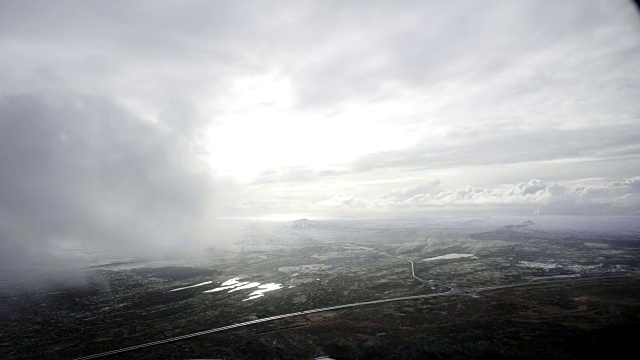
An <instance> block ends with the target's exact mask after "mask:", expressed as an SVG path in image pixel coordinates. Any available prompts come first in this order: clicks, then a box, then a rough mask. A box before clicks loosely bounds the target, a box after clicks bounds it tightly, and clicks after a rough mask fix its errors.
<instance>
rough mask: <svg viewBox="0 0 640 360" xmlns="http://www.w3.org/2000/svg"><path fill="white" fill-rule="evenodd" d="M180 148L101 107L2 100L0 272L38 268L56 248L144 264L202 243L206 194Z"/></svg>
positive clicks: (92, 102)
mask: <svg viewBox="0 0 640 360" xmlns="http://www.w3.org/2000/svg"><path fill="white" fill-rule="evenodd" d="M188 146H189V143H188V139H185V138H183V137H181V136H179V135H176V134H175V133H173V132H172V130H171V129H167V128H164V129H163V128H162V127H160V126H157V125H153V124H149V123H145V122H142V121H140V119H137V118H135V117H134V116H132V115H131V114H129V113H127V112H126V111H125V110H123V109H122V108H120V107H119V106H117V105H115V104H113V103H112V102H110V101H109V100H107V99H103V98H95V97H93V98H87V97H73V98H69V97H64V98H60V97H55V96H52V97H49V98H45V97H41V96H35V95H12V96H3V97H2V98H1V99H0V169H2V171H1V172H0V247H1V248H2V249H1V250H0V254H1V255H0V257H1V258H0V263H1V264H2V268H3V270H8V269H12V268H16V267H18V268H29V267H38V266H43V265H46V266H48V265H50V262H52V261H55V260H56V259H54V258H53V257H52V255H51V254H52V253H55V252H56V251H58V250H60V249H61V247H64V246H65V245H67V246H69V247H70V248H75V249H77V248H85V249H96V248H97V249H101V250H102V251H103V252H104V253H111V254H114V255H126V256H136V255H143V256H149V255H159V254H163V253H165V252H167V251H171V250H175V249H176V248H179V247H182V248H183V249H188V248H189V247H190V246H191V245H194V244H195V243H196V242H197V241H199V240H202V239H201V236H202V235H203V234H200V233H198V232H199V231H204V228H203V227H202V224H203V223H205V224H206V222H207V221H212V219H207V218H206V216H207V215H209V216H210V215H213V208H212V207H211V205H212V204H211V200H212V199H211V196H212V185H213V184H212V183H211V180H210V179H209V177H208V176H206V174H204V173H203V172H202V169H199V168H198V166H197V162H194V161H193V159H191V158H190V154H189V153H188ZM61 261H72V260H71V259H64V258H63V259H61Z"/></svg>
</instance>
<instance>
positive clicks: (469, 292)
mask: <svg viewBox="0 0 640 360" xmlns="http://www.w3.org/2000/svg"><path fill="white" fill-rule="evenodd" d="M412 270H413V269H412ZM412 272H413V271H412ZM638 276H640V275H611V276H601V277H592V278H571V279H566V278H565V279H555V280H548V281H536V282H529V283H520V284H511V285H497V286H485V287H477V288H471V289H466V290H460V289H451V290H450V291H447V292H443V293H436V294H427V295H414V296H403V297H397V298H391V299H382V300H373V301H363V302H357V303H352V304H344V305H337V306H329V307H324V308H319V309H312V310H304V311H298V312H293V313H288V314H283V315H276V316H271V317H268V318H263V319H257V320H252V321H246V322H242V323H237V324H233V325H228V326H223V327H219V328H215V329H209V330H204V331H200V332H197V333H192V334H186V335H182V336H176V337H172V338H169V339H163V340H158V341H153V342H149V343H145V344H140V345H135V346H130V347H126V348H122V349H117V350H111V351H107V352H103V353H99V354H94V355H89V356H84V357H81V358H78V359H77V360H82V359H96V358H101V357H105V356H110V355H115V354H121V353H125V352H129V351H133V350H138V349H143V348H147V347H151V346H156V345H162V344H167V343H172V342H176V341H180V340H185V339H190V338H194V337H198V336H202V335H207V334H212V333H216V332H220V331H225V330H230V329H235V328H239V327H244V326H250V325H254V324H259V323H264V322H269V321H274V320H279V319H284V318H288V317H293V316H304V315H307V314H313V313H319V312H324V311H334V310H340V309H346V308H352V307H357V306H367V305H374V304H382V303H387V302H395V301H406V300H415V299H426V298H435V297H442V296H477V293H478V292H485V291H491V290H498V289H508V288H513V287H525V286H541V285H545V284H551V283H570V282H579V281H590V280H603V279H612V278H629V277H638ZM414 277H415V276H414Z"/></svg>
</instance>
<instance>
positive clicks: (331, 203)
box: [319, 194, 367, 209]
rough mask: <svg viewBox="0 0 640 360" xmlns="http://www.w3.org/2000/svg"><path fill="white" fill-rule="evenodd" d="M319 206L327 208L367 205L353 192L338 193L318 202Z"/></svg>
mask: <svg viewBox="0 0 640 360" xmlns="http://www.w3.org/2000/svg"><path fill="white" fill-rule="evenodd" d="M319 205H320V206H323V207H329V208H342V209H349V208H364V207H365V206H367V204H366V202H365V201H364V200H362V199H360V198H358V197H357V196H355V195H353V194H338V195H336V196H334V197H332V198H330V199H327V200H323V201H321V202H320V203H319Z"/></svg>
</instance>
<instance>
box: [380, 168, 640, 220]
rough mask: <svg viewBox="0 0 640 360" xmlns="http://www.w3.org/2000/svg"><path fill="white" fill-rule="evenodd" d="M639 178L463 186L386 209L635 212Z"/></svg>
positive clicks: (393, 203) (639, 194)
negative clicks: (545, 209)
mask: <svg viewBox="0 0 640 360" xmlns="http://www.w3.org/2000/svg"><path fill="white" fill-rule="evenodd" d="M639 182H640V177H634V178H630V179H624V180H616V181H609V182H603V181H595V180H589V179H587V180H582V181H572V182H545V181H542V180H538V179H532V180H529V181H527V182H521V183H518V184H512V185H502V186H497V187H494V188H480V187H470V186H466V187H462V188H458V189H454V190H442V191H437V192H433V191H431V192H424V193H419V194H416V195H414V196H412V197H410V198H407V199H403V200H400V201H399V200H398V199H389V198H387V202H386V204H387V205H388V206H399V207H442V206H468V205H472V206H525V207H531V208H539V207H543V208H547V209H549V210H554V209H556V210H557V209H562V210H563V211H569V210H571V211H574V212H582V211H593V210H594V209H597V210H607V211H609V210H612V211H614V212H616V213H621V212H622V213H624V212H626V213H635V212H637V211H638V210H640V188H639V186H638V183H639Z"/></svg>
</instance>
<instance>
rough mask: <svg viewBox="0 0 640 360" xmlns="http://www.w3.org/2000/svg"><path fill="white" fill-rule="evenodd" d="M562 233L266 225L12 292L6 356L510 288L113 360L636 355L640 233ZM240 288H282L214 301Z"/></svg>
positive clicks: (627, 223) (336, 315) (507, 225)
mask: <svg viewBox="0 0 640 360" xmlns="http://www.w3.org/2000/svg"><path fill="white" fill-rule="evenodd" d="M551 220H553V221H551ZM560 220H562V219H560ZM560 220H558V219H550V220H549V221H546V220H545V219H537V218H533V219H529V218H506V219H487V218H478V219H472V220H460V219H457V220H454V219H450V218H440V219H423V220H413V221H320V222H315V221H306V220H301V221H297V222H293V223H286V224H284V223H254V224H251V226H248V227H247V228H246V229H247V230H246V232H245V234H244V236H243V240H242V241H240V242H238V243H237V244H233V245H230V246H226V247H215V248H211V249H210V250H209V252H208V254H207V256H205V257H204V259H200V260H199V261H198V262H190V263H187V262H176V261H173V262H168V261H166V262H152V263H150V262H142V261H139V262H123V263H116V264H111V265H102V266H96V267H93V268H89V269H85V270H84V271H85V272H86V274H85V280H84V283H83V284H81V285H79V284H74V285H68V284H67V285H65V284H58V285H56V286H53V285H49V286H48V287H35V288H34V287H33V286H31V287H25V286H23V285H21V284H20V283H18V282H15V281H11V279H8V280H6V281H5V282H4V283H3V287H2V292H1V294H0V296H1V297H0V325H1V326H0V344H1V345H2V346H1V347H0V357H1V358H17V359H28V358H75V357H80V356H86V355H91V354H95V353H100V352H104V351H109V350H114V349H119V348H123V347H127V346H132V345H137V344H142V343H145V342H150V341H155V340H161V339H165V338H171V337H174V336H180V335H184V334H189V333H192V332H198V331H202V330H207V329H211V328H216V327H222V326H226V325H230V324H233V323H241V322H245V321H250V320H254V319H259V318H265V317H270V316H273V315H279V314H286V313H292V312H300V311H305V310H311V309H316V308H322V307H327V306H333V305H341V304H349V303H355V302H361V301H368V300H379V299H390V298H396V297H403V296H411V295H420V294H435V293H444V292H448V291H450V289H454V290H456V291H461V293H462V291H463V290H468V289H477V288H482V287H488V286H496V285H511V284H527V285H526V286H520V287H512V288H501V289H493V290H487V291H479V292H477V293H476V294H475V296H471V295H472V294H466V295H452V296H441V297H434V298H427V299H415V300H405V301H397V302H389V303H384V304H376V305H368V306H362V307H354V308H349V309H342V310H335V311H326V312H318V313H314V314H308V315H304V314H301V315H300V316H295V317H291V318H287V319H282V320H277V321H272V322H265V323H260V324H255V325H251V326H245V327H241V328H236V329H232V330H227V331H223V332H219V333H215V334H210V335H205V336H201V337H197V338H192V339H189V340H184V341H179V342H174V343H170V344H165V345H160V346H156V347H149V348H146V349H141V350H136V351H132V352H127V353H123V354H120V355H117V356H113V357H114V358H118V357H120V358H123V359H124V358H127V359H129V358H158V359H160V358H163V359H164V358H228V359H234V358H239V359H244V358H265V359H271V358H281V359H299V358H308V359H312V358H316V357H321V356H329V357H332V358H336V359H338V358H344V359H357V358H362V359H365V358H366V359H371V358H381V359H382V358H384V359H422V358H460V359H470V358H478V359H479V358H491V359H494V358H531V359H541V358H554V359H581V358H586V357H588V356H589V355H590V354H592V353H593V352H594V351H600V352H601V351H603V349H606V351H607V353H608V354H611V355H612V356H613V354H617V353H621V352H623V351H624V350H631V349H634V345H635V344H634V340H635V338H634V333H635V330H636V329H637V328H638V326H639V325H640V276H639V275H640V273H639V272H638V269H639V268H640V257H639V254H640V235H639V233H638V230H637V229H636V228H635V227H636V226H637V225H635V221H634V220H635V219H622V220H620V219H613V220H615V221H617V222H616V223H615V225H616V226H615V227H613V229H614V230H611V228H609V229H607V230H599V229H598V228H597V224H596V225H595V227H596V228H595V229H594V228H585V227H584V226H581V225H580V224H577V225H576V224H575V223H574V224H569V225H566V224H564V223H563V221H564V220H562V221H560ZM447 254H449V255H448V257H444V258H439V259H432V258H436V257H440V256H443V255H447ZM451 254H455V255H451ZM424 259H432V260H428V261H425V260H424ZM408 260H412V261H413V262H414V264H415V275H416V277H418V279H416V278H414V277H412V275H411V267H410V263H409V261H408ZM230 279H237V281H239V282H246V283H260V284H267V283H276V284H279V285H280V286H281V288H280V289H277V290H272V291H268V292H265V293H264V296H262V297H258V298H255V299H251V300H247V301H242V300H245V299H248V297H249V296H250V294H251V292H253V291H254V290H256V289H258V287H257V286H258V285H256V284H249V285H247V286H251V287H250V288H247V289H239V290H234V291H231V292H229V291H230V290H233V289H234V288H229V289H225V290H221V291H216V292H208V293H204V291H207V290H211V289H214V288H216V287H219V286H220V285H221V284H222V283H223V282H225V281H228V280H230ZM208 281H211V283H210V284H204V285H200V286H196V287H190V288H186V289H182V290H177V291H170V290H172V289H177V288H181V287H187V286H193V285H197V284H202V283H204V282H208Z"/></svg>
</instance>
